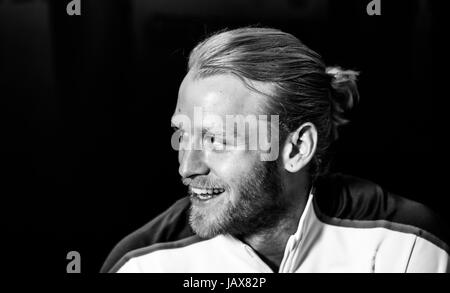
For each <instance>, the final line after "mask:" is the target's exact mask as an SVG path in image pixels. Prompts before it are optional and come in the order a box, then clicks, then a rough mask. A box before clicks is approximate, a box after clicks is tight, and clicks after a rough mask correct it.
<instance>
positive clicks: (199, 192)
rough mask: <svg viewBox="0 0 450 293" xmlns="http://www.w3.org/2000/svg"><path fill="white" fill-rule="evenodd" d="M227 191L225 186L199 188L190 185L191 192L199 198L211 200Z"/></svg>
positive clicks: (192, 195)
mask: <svg viewBox="0 0 450 293" xmlns="http://www.w3.org/2000/svg"><path fill="white" fill-rule="evenodd" d="M224 191H225V189H224V188H198V187H189V194H190V195H191V197H195V198H197V199H199V200H209V199H211V198H213V197H216V196H218V195H219V194H221V193H223V192H224Z"/></svg>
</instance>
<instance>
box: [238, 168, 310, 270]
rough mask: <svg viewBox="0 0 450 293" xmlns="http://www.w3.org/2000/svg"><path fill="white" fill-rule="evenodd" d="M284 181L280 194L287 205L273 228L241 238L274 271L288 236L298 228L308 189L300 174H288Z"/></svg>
mask: <svg viewBox="0 0 450 293" xmlns="http://www.w3.org/2000/svg"><path fill="white" fill-rule="evenodd" d="M296 175H297V176H296ZM302 177H303V178H302ZM284 181H285V182H284V186H285V188H284V192H283V194H282V196H283V198H284V199H285V203H286V205H287V209H286V213H285V214H284V215H283V217H281V218H280V220H279V222H278V224H277V225H275V227H274V228H269V229H266V230H262V231H259V232H258V233H255V234H252V235H247V236H245V237H243V239H242V240H243V241H244V242H246V243H247V244H248V245H250V246H251V247H252V248H253V249H254V250H255V251H256V252H257V253H258V254H259V256H260V257H261V258H262V259H263V260H264V261H265V262H266V263H267V264H268V265H269V266H270V267H271V268H272V270H274V271H278V268H279V266H280V264H281V261H282V260H283V256H284V250H285V247H286V244H287V241H288V239H289V237H290V236H291V235H293V234H295V232H296V231H297V229H298V224H299V221H300V217H301V216H302V214H303V211H304V209H305V206H306V202H307V200H308V195H309V191H310V184H309V180H307V179H306V177H305V176H301V174H289V175H288V176H287V178H286V179H285V180H284Z"/></svg>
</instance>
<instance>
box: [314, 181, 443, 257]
mask: <svg viewBox="0 0 450 293" xmlns="http://www.w3.org/2000/svg"><path fill="white" fill-rule="evenodd" d="M314 209H315V212H316V214H317V216H318V218H319V219H320V220H321V221H323V222H326V223H328V224H331V225H337V226H345V227H356V228H374V227H384V228H387V229H391V230H395V231H399V232H405V233H413V234H416V235H417V236H419V237H421V238H424V239H426V240H428V241H430V242H432V243H433V244H435V245H436V246H438V247H440V248H442V249H444V250H446V251H449V249H448V243H449V237H448V232H447V231H446V230H445V227H444V222H443V220H442V219H441V218H440V216H438V215H437V214H436V213H435V212H433V211H432V210H431V209H429V208H428V207H426V206H425V205H423V204H421V203H418V202H416V201H413V200H410V199H407V198H405V197H402V196H398V195H395V194H393V193H391V192H389V191H387V190H385V189H384V188H382V187H381V186H379V185H378V184H375V183H373V182H371V181H369V180H365V179H361V178H357V177H353V176H348V175H343V174H333V175H329V176H327V177H324V178H321V179H320V180H318V181H317V183H316V186H315V197H314Z"/></svg>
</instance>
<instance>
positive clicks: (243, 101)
mask: <svg viewBox="0 0 450 293" xmlns="http://www.w3.org/2000/svg"><path fill="white" fill-rule="evenodd" d="M252 86H255V87H256V88H257V89H258V90H260V91H263V92H269V90H270V88H269V85H268V84H264V83H258V82H255V83H253V84H252ZM266 102H267V97H266V96H264V95H262V94H261V93H258V92H256V91H254V90H251V89H249V88H248V87H247V86H246V85H245V84H244V82H243V81H242V80H241V79H239V78H238V77H236V76H234V75H231V74H221V75H213V76H209V77H205V78H194V76H193V73H192V72H189V73H188V74H187V75H186V76H185V78H184V79H183V82H182V83H181V85H180V89H179V92H178V101H177V105H176V109H175V111H174V115H176V114H184V115H188V116H191V115H192V114H193V111H194V108H195V107H200V108H201V109H202V111H203V112H204V113H205V114H214V115H219V116H225V115H248V114H264V108H265V105H266Z"/></svg>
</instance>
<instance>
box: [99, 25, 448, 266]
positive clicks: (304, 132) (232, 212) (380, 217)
mask: <svg viewBox="0 0 450 293" xmlns="http://www.w3.org/2000/svg"><path fill="white" fill-rule="evenodd" d="M188 67H189V68H188V69H189V70H188V73H187V75H186V76H185V78H184V80H183V82H182V84H181V86H180V89H179V95H178V101H177V105H176V108H175V111H174V115H173V117H172V124H173V126H174V127H175V128H176V136H175V138H176V142H178V145H177V146H176V147H177V149H178V153H179V156H178V157H179V163H180V167H179V173H180V175H181V177H182V181H183V183H184V184H185V185H186V186H187V189H188V193H189V195H190V196H189V199H187V198H184V199H182V200H180V201H178V202H177V203H175V204H174V205H173V206H172V207H171V208H170V209H169V210H168V211H166V212H165V213H163V214H162V215H160V216H159V217H158V218H156V219H155V220H153V221H152V222H150V223H149V224H148V225H146V226H145V227H143V228H142V229H140V230H138V231H137V232H135V233H134V234H132V235H131V236H129V237H128V238H127V239H125V240H124V241H123V242H122V243H121V244H119V246H118V247H116V249H115V250H114V252H113V253H112V256H110V258H109V259H108V261H107V262H106V263H105V267H104V268H103V271H105V270H110V271H111V272H124V273H127V272H234V273H236V272H446V271H448V270H449V262H448V260H449V255H448V251H449V248H448V245H447V244H446V243H445V242H444V240H446V236H445V235H444V233H442V232H441V231H440V230H439V225H438V224H437V222H436V221H437V220H436V217H435V216H434V215H433V213H432V212H431V211H429V210H428V209H427V208H426V207H424V206H423V205H421V204H419V203H415V202H412V201H409V200H406V199H404V198H401V197H398V196H395V195H392V194H390V193H389V192H387V191H385V190H383V189H381V188H380V187H379V186H377V185H375V184H373V183H370V182H367V181H364V180H361V179H357V178H353V177H349V176H343V175H329V174H327V168H326V167H327V160H328V158H327V149H328V148H329V146H330V144H331V143H332V141H333V140H334V139H336V138H337V127H338V126H339V125H341V124H343V123H345V122H346V121H345V119H344V118H343V116H342V114H343V112H344V111H345V110H346V109H348V108H350V107H351V106H352V105H353V103H354V100H355V99H356V98H357V94H358V93H357V90H356V84H355V81H356V76H357V72H354V71H345V70H342V69H340V68H326V67H325V65H324V64H323V62H322V60H321V57H320V56H319V55H318V54H316V53H315V52H314V51H312V50H310V49H309V48H308V47H306V46H305V45H304V44H302V43H301V42H300V41H299V40H298V39H297V38H295V37H294V36H292V35H290V34H287V33H284V32H281V31H279V30H275V29H266V28H241V29H236V30H230V31H224V32H220V33H217V34H215V35H213V36H211V37H209V38H208V39H206V40H205V41H203V42H202V43H200V44H199V45H197V47H196V48H194V50H193V51H192V52H191V55H190V58H189V66H188ZM230 117H231V118H236V117H245V119H244V120H242V119H241V120H239V119H234V120H231V121H232V123H231V124H230V123H224V121H225V120H226V121H228V120H227V119H228V118H230ZM249 117H250V118H249ZM252 117H253V118H255V119H251V118H252ZM269 118H270V119H269ZM239 121H241V122H242V121H244V124H245V125H244V127H241V126H242V125H238V124H239ZM261 124H262V125H263V126H262V127H261ZM230 125H231V127H230ZM264 129H265V130H270V131H268V134H267V133H266V132H264V131H262V130H264ZM255 133H257V135H256V137H258V138H259V137H263V138H265V139H267V140H263V143H261V144H260V142H261V141H260V140H258V139H256V141H257V143H256V146H255V145H253V146H252V142H254V141H255V140H254V139H255V135H254V134H255ZM252 134H253V135H252ZM265 134H267V135H265ZM186 217H188V219H189V225H187V221H186ZM118 255H120V256H123V257H121V259H120V260H119V261H118V262H116V260H117V257H118ZM111 259H113V260H114V261H112V260H111ZM113 262H115V265H113V264H112V263H113Z"/></svg>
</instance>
